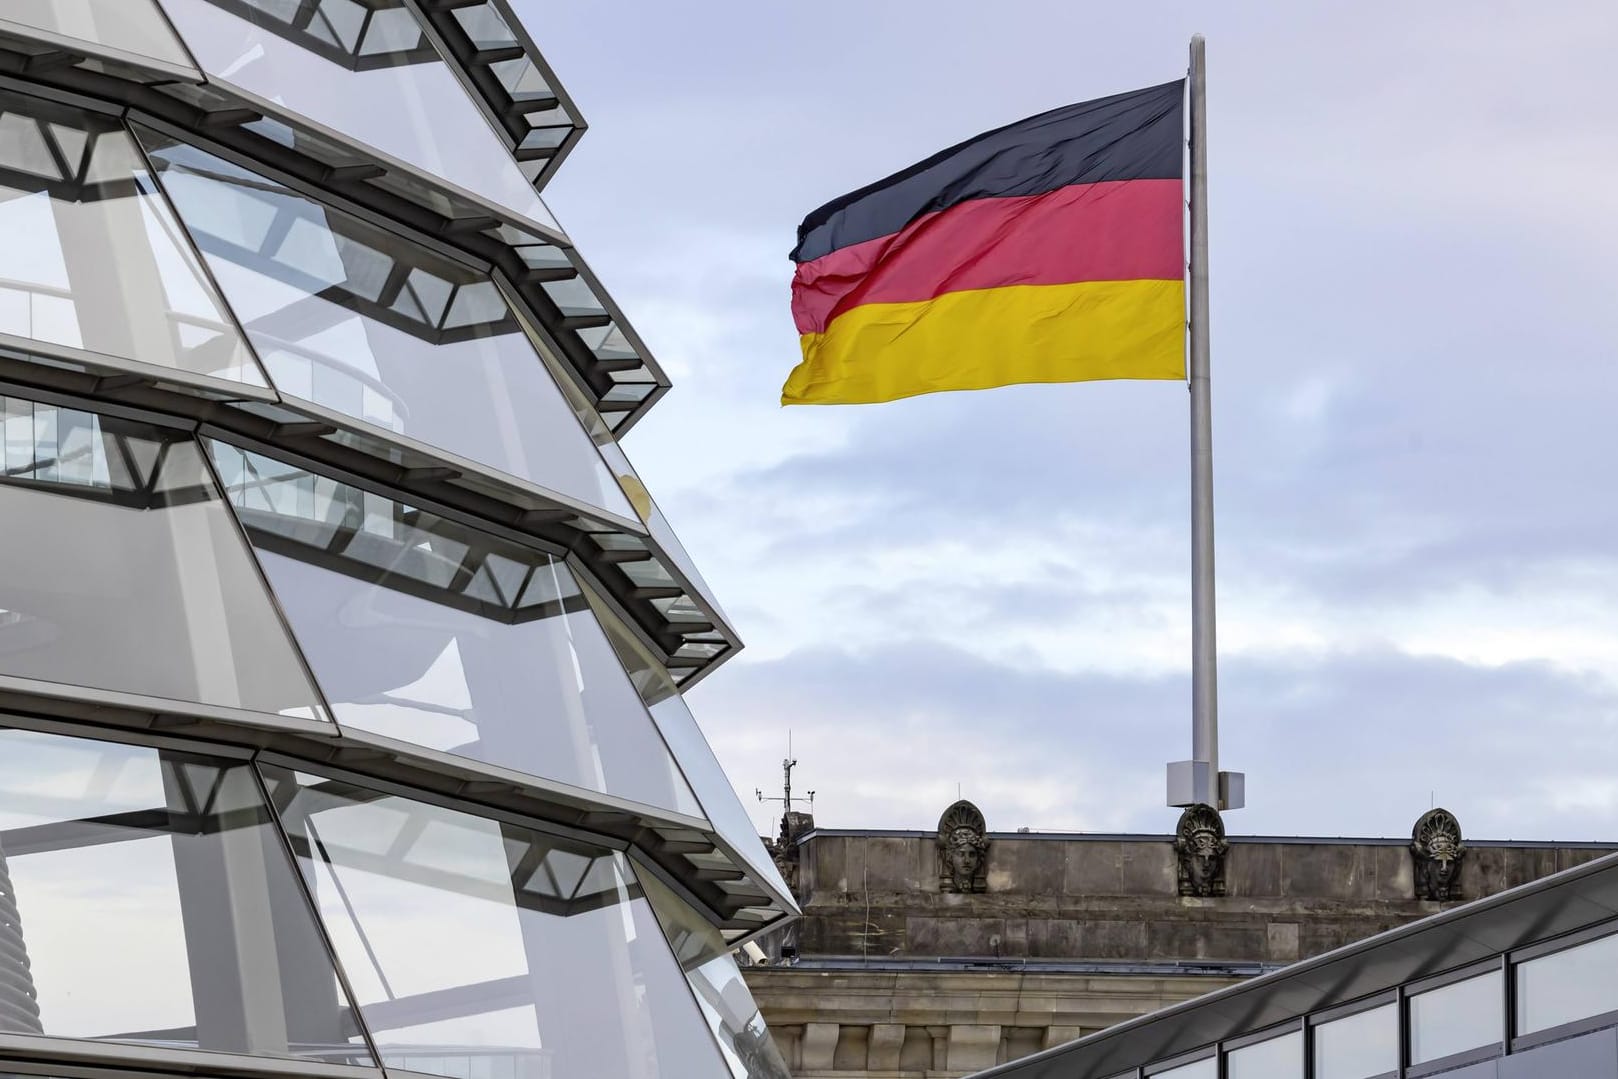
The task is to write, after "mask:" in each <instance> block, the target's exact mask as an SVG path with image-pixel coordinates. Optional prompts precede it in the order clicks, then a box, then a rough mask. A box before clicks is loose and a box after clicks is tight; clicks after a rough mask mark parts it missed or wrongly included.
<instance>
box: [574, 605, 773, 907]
mask: <svg viewBox="0 0 1618 1079" xmlns="http://www.w3.org/2000/svg"><path fill="white" fill-rule="evenodd" d="M596 615H597V618H598V619H599V620H600V624H601V625H602V626H604V627H605V628H606V630H607V636H608V637H609V638H610V639H611V641H612V644H613V647H614V648H615V649H617V651H618V658H619V660H620V661H621V662H622V663H623V665H624V667H625V668H626V669H627V670H628V671H629V676H630V678H631V679H632V680H633V681H634V683H635V688H636V689H638V690H639V691H640V695H641V699H642V700H643V701H645V702H646V707H647V708H648V709H649V710H650V711H651V713H652V719H653V720H655V721H656V723H657V727H658V729H659V730H660V731H662V732H663V739H664V741H666V742H667V743H668V746H669V749H670V751H672V752H673V754H674V759H675V760H676V761H678V762H679V764H680V769H681V770H682V771H683V772H684V773H685V777H686V779H687V780H688V781H689V782H690V784H691V789H692V790H694V791H696V793H697V799H698V800H699V801H700V802H701V803H702V808H703V809H704V810H706V812H705V814H704V815H705V816H706V817H707V818H708V820H709V821H710V822H711V823H712V824H713V827H714V831H715V832H717V833H718V835H719V837H720V838H721V839H723V840H724V841H725V842H726V843H728V844H729V845H730V846H731V847H733V848H735V850H736V853H737V854H738V855H740V857H741V858H742V859H743V861H745V862H746V863H747V866H748V868H750V869H751V870H752V871H753V874H754V876H756V877H757V878H758V879H759V880H760V881H762V882H764V883H766V884H768V885H770V886H771V887H773V888H775V889H777V890H778V891H779V892H780V894H781V895H783V896H791V895H792V890H791V889H790V888H788V887H787V884H786V881H784V880H782V879H781V871H780V870H778V869H777V868H776V867H775V862H774V861H773V860H771V858H770V855H769V852H768V851H766V850H765V849H764V841H763V840H762V839H761V838H760V837H759V833H758V829H756V828H754V827H753V821H752V818H751V817H749V816H748V815H747V810H746V808H745V807H744V806H743V805H742V802H741V799H740V798H738V797H737V796H736V789H735V788H734V787H732V786H731V785H730V779H729V778H728V777H727V776H726V775H725V770H724V769H723V768H721V767H720V766H719V761H718V760H717V759H716V758H715V757H714V754H713V750H712V749H711V748H710V747H709V746H708V741H707V739H706V738H704V737H703V736H702V730H701V728H699V727H698V726H697V721H696V717H694V716H692V714H691V709H689V708H687V707H686V704H685V700H684V698H682V697H681V696H680V690H679V688H678V687H677V686H675V684H674V682H673V680H672V679H670V678H669V676H668V674H667V672H665V671H664V670H663V668H662V667H660V666H659V665H658V664H657V663H656V662H654V661H653V660H652V659H650V658H649V657H648V656H647V655H646V654H645V652H643V651H642V650H641V648H640V645H639V644H638V643H637V642H636V641H635V640H634V639H633V638H632V637H631V636H630V634H629V631H628V630H626V629H624V628H623V627H622V626H620V625H619V624H618V620H617V619H616V618H615V617H613V615H612V614H611V613H610V612H608V611H606V610H605V609H603V608H602V607H601V606H600V605H599V604H597V605H596Z"/></svg>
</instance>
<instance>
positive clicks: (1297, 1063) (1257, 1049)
mask: <svg viewBox="0 0 1618 1079" xmlns="http://www.w3.org/2000/svg"><path fill="white" fill-rule="evenodd" d="M1225 1079H1303V1034H1302V1032H1296V1033H1292V1034H1283V1035H1281V1037H1279V1038H1271V1039H1270V1040H1269V1041H1265V1042H1258V1043H1257V1044H1254V1045H1247V1046H1243V1047H1242V1048H1240V1049H1233V1050H1231V1051H1230V1052H1229V1053H1227V1054H1226V1055H1225Z"/></svg>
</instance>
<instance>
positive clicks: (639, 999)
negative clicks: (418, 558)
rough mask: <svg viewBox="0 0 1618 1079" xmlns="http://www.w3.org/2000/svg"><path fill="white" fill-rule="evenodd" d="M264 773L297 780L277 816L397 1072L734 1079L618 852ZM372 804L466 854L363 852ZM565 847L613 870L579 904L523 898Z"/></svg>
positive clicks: (537, 892) (588, 886)
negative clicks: (400, 813) (365, 815)
mask: <svg viewBox="0 0 1618 1079" xmlns="http://www.w3.org/2000/svg"><path fill="white" fill-rule="evenodd" d="M266 771H267V772H269V773H271V774H272V775H275V776H277V777H279V778H278V781H279V782H283V783H288V782H296V783H298V785H299V786H298V793H297V795H296V796H295V797H293V798H292V799H291V802H290V804H289V805H288V806H287V808H286V810H285V811H284V812H283V813H282V818H281V819H282V822H283V824H284V825H285V827H286V830H287V832H288V834H289V835H290V836H291V839H292V844H293V848H294V849H295V850H296V851H297V853H298V858H299V861H300V863H301V864H302V866H303V869H304V873H305V876H306V879H307V880H308V881H309V883H310V886H311V888H312V889H313V890H314V893H315V900H316V903H317V905H318V907H319V909H320V912H321V915H322V917H323V919H324V920H325V922H326V924H327V926H328V927H329V929H330V931H331V936H332V940H333V942H334V943H335V945H336V947H337V952H338V955H339V956H340V957H341V959H342V962H343V966H344V969H345V971H346V972H347V973H348V976H349V980H350V984H352V985H353V987H354V994H355V997H356V998H357V1003H358V1005H359V1008H360V1011H361V1014H362V1015H363V1017H364V1019H365V1023H366V1026H367V1028H368V1029H369V1030H370V1031H371V1034H372V1036H373V1038H374V1040H375V1043H376V1046H377V1050H378V1055H379V1056H381V1058H382V1063H383V1064H384V1065H385V1066H387V1067H389V1068H396V1069H400V1070H408V1071H413V1072H426V1073H429V1074H438V1075H445V1076H451V1077H453V1079H466V1076H467V1075H468V1074H469V1072H468V1059H469V1058H470V1059H471V1061H472V1064H473V1066H474V1070H472V1071H471V1072H470V1074H472V1075H474V1076H513V1075H515V1076H519V1077H521V1076H555V1077H557V1079H564V1077H585V1076H588V1077H591V1079H595V1077H598V1076H599V1077H603V1079H605V1077H609V1076H610V1077H615V1079H616V1077H619V1076H634V1077H635V1079H706V1077H710V1076H720V1075H724V1074H725V1067H724V1064H723V1063H722V1062H721V1061H720V1059H719V1056H718V1052H717V1050H716V1048H715V1046H714V1043H713V1040H712V1038H711V1037H709V1035H708V1032H707V1031H706V1030H705V1029H704V1027H703V1021H702V1016H701V1014H700V1013H699V1011H698V1009H697V1007H696V1006H695V1004H694V1003H693V1001H692V998H691V994H690V992H689V990H688V988H687V985H686V983H685V981H684V979H683V978H682V977H681V975H680V969H679V966H678V965H677V964H676V963H675V961H674V958H673V956H672V955H671V954H670V952H669V950H668V947H667V944H666V943H665V941H664V938H663V935H662V932H661V930H660V929H659V927H658V923H657V919H656V916H655V915H654V914H653V913H652V910H651V907H650V906H649V905H648V903H647V901H646V900H645V899H644V898H642V897H641V896H640V895H638V893H637V892H636V890H635V887H634V877H633V876H632V875H631V873H630V869H629V866H628V864H627V862H625V861H624V859H623V857H622V856H621V855H618V854H616V853H613V852H611V851H607V850H604V849H600V848H595V847H592V846H587V845H586V844H584V843H582V842H577V841H571V840H561V839H558V838H557V837H554V836H549V835H542V834H539V833H535V832H532V831H530V830H528V829H525V828H520V827H517V826H515V825H510V824H500V823H496V822H494V821H490V820H485V819H483V818H480V817H475V816H472V815H470V814H467V813H461V812H456V811H454V810H450V809H445V808H442V807H439V806H434V805H428V804H425V803H422V802H415V801H411V800H409V799H405V798H400V797H397V796H394V795H387V794H382V793H380V792H372V791H368V790H365V789H363V788H359V787H356V786H354V785H352V784H346V783H345V784H342V785H341V786H340V787H339V786H338V785H336V784H327V783H326V782H325V781H323V780H321V779H320V778H319V777H316V776H299V777H296V779H294V778H293V777H291V776H290V775H288V774H286V773H284V772H280V771H279V770H278V769H267V770H266ZM323 788H324V789H323ZM306 796H312V797H306ZM376 803H380V804H385V805H388V806H395V807H399V808H401V809H403V810H404V811H405V812H408V813H409V814H410V815H411V816H412V817H413V818H415V819H418V820H420V821H422V822H423V823H424V824H450V825H453V826H454V831H455V834H456V836H457V843H456V845H455V846H454V847H453V848H449V847H438V848H434V849H433V850H431V851H430V852H420V855H421V856H420V857H419V858H418V857H417V856H416V855H412V859H411V861H409V862H405V861H404V860H402V859H398V858H395V857H393V856H391V855H390V856H385V857H382V858H377V857H374V856H371V855H368V854H366V853H364V850H365V848H366V847H368V846H370V847H374V846H375V844H374V843H367V842H366V837H365V826H364V822H363V821H361V820H359V819H357V818H356V817H355V814H354V813H353V811H354V810H355V809H356V808H358V807H360V806H365V805H368V804H376ZM562 847H568V848H571V849H574V851H575V853H576V854H577V855H578V856H579V857H582V858H589V859H591V860H592V864H599V865H601V866H602V869H601V871H600V872H599V873H598V872H596V871H595V870H594V869H592V870H591V871H590V872H588V873H586V874H585V878H586V883H585V884H584V885H581V886H580V888H579V891H578V894H576V895H575V896H574V897H572V898H564V897H559V896H557V895H555V894H552V893H554V892H555V891H558V890H557V889H552V888H551V887H550V885H549V882H548V881H547V884H546V887H544V888H539V889H532V890H530V889H528V888H526V887H524V886H523V885H525V884H526V882H527V881H529V880H530V879H532V878H533V874H534V868H535V866H536V865H537V864H541V863H542V862H543V859H544V858H545V857H548V856H554V854H555V851H556V850H557V849H559V848H562ZM496 881H498V882H499V883H494V882H496ZM513 881H516V882H518V883H516V884H514V883H513ZM596 882H599V886H596ZM424 942H426V943H427V946H425V947H424Z"/></svg>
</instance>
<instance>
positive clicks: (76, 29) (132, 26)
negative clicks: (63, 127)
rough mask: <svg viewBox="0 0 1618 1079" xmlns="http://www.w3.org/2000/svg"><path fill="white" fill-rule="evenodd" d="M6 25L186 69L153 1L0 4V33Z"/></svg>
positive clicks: (10, 0)
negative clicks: (58, 36)
mask: <svg viewBox="0 0 1618 1079" xmlns="http://www.w3.org/2000/svg"><path fill="white" fill-rule="evenodd" d="M7 23H11V24H14V25H15V26H17V27H20V28H23V29H24V30H25V31H26V30H27V29H35V30H46V31H49V32H51V33H54V34H61V35H63V36H64V37H71V38H77V39H78V40H80V41H84V42H88V43H90V44H91V45H94V46H95V47H96V51H98V52H104V51H108V50H110V51H112V52H113V53H115V54H120V55H134V56H137V57H145V58H147V59H151V60H161V61H162V62H163V63H165V64H174V65H177V66H180V67H184V68H191V58H190V57H189V56H187V55H186V54H185V49H183V48H181V46H180V43H179V41H178V40H177V39H176V38H175V37H174V31H172V30H170V29H169V25H168V23H167V22H166V21H164V19H163V15H162V13H161V12H159V11H158V10H157V6H156V3H155V0H6V2H5V3H4V4H3V5H0V29H4V28H6V24H7ZM193 70H194V69H193Z"/></svg>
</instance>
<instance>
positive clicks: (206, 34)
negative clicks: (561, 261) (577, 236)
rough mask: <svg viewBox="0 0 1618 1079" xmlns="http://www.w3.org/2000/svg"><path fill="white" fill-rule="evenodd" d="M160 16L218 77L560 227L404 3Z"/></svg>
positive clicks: (184, 6) (213, 6)
mask: <svg viewBox="0 0 1618 1079" xmlns="http://www.w3.org/2000/svg"><path fill="white" fill-rule="evenodd" d="M163 7H164V9H165V10H166V11H167V12H168V13H169V17H170V18H172V19H173V20H174V25H175V27H176V28H177V29H178V30H179V31H180V36H181V37H182V38H184V39H185V43H186V44H187V45H188V46H189V47H190V49H191V52H192V53H193V54H194V55H195V56H196V58H197V62H198V63H199V64H201V65H202V69H203V71H205V72H207V74H208V75H209V77H210V78H213V79H217V80H219V81H220V82H224V83H226V84H229V85H231V86H235V87H238V88H239V89H241V90H244V91H246V92H247V93H249V94H253V95H254V96H256V97H259V98H261V99H263V100H265V101H267V102H269V103H270V104H272V105H274V106H276V107H277V108H280V109H282V110H285V111H286V112H287V113H290V114H293V115H294V116H298V117H306V118H308V119H310V120H313V121H314V122H315V123H317V124H320V125H323V126H325V127H327V128H329V129H331V130H332V131H335V132H337V133H338V134H340V135H343V136H345V137H347V138H350V139H352V140H354V141H356V142H359V143H363V144H365V145H367V146H370V147H372V148H374V149H375V150H378V151H380V152H381V153H382V154H384V155H386V156H388V157H391V158H393V159H395V160H397V161H400V162H403V163H404V164H406V165H410V166H414V168H415V169H416V170H417V171H419V172H421V173H423V174H425V175H426V176H427V177H429V178H432V179H435V180H440V181H442V182H446V183H448V184H451V185H453V186H455V187H458V188H460V189H461V190H463V191H466V192H469V193H471V194H473V195H476V196H479V197H480V198H482V199H484V200H485V201H487V202H489V203H492V204H493V205H495V206H498V207H503V208H505V209H506V210H508V211H510V212H511V213H514V214H517V215H519V216H520V217H523V218H527V219H528V220H530V221H536V222H539V223H541V224H545V225H549V226H550V227H552V228H556V227H557V226H556V222H555V219H554V218H552V217H551V215H550V213H549V212H548V211H547V210H546V209H545V205H544V203H542V202H541V201H540V199H539V196H538V195H537V194H535V192H534V189H533V187H532V186H531V185H530V183H529V181H528V179H527V178H526V177H524V176H523V174H522V170H521V169H519V168H518V167H517V163H516V161H515V160H514V159H513V158H512V156H511V151H510V150H508V149H507V148H506V145H505V143H503V142H502V141H501V139H500V136H499V135H498V134H496V133H495V130H494V128H493V127H491V126H490V125H489V122H488V120H486V119H485V118H484V115H483V113H482V112H481V111H480V110H479V108H478V106H477V105H476V104H475V103H474V102H473V101H472V99H471V98H470V97H469V96H467V92H466V90H465V88H464V87H463V86H462V85H461V82H460V80H459V79H458V78H456V76H455V74H454V73H453V72H451V71H450V69H449V68H448V67H447V66H446V65H445V64H444V62H443V61H442V60H441V59H440V58H439V56H438V54H437V53H436V52H435V51H434V50H433V49H432V47H431V45H430V44H428V43H427V42H426V41H425V39H424V38H423V36H422V33H421V29H420V27H419V26H418V25H417V24H416V22H415V20H414V17H413V16H411V15H410V13H409V11H408V10H407V9H406V8H404V7H403V6H402V5H400V4H397V3H391V4H390V3H371V2H367V3H365V4H360V3H354V2H352V0H324V2H321V3H288V2H286V0H163ZM376 8H380V9H381V10H371V9H376ZM558 231H559V230H558Z"/></svg>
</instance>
